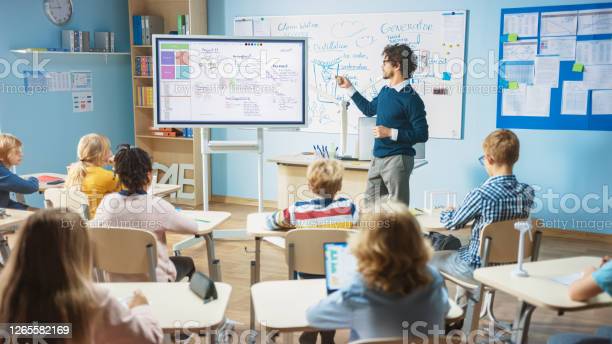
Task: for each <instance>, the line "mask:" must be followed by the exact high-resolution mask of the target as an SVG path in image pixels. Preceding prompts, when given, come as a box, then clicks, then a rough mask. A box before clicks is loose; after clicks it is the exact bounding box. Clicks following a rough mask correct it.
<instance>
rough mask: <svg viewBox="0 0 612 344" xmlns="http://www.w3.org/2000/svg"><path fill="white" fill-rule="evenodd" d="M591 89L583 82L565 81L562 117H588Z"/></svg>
mask: <svg viewBox="0 0 612 344" xmlns="http://www.w3.org/2000/svg"><path fill="white" fill-rule="evenodd" d="M588 101H589V89H588V88H586V87H585V85H584V83H583V82H582V81H564V82H563V95H562V100H561V114H562V115H586V114H587V103H588Z"/></svg>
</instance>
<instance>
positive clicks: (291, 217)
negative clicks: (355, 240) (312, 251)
mask: <svg viewBox="0 0 612 344" xmlns="http://www.w3.org/2000/svg"><path fill="white" fill-rule="evenodd" d="M343 172H344V167H343V166H342V164H341V163H340V162H338V161H337V160H324V159H320V160H317V161H315V162H313V163H311V164H310V166H308V170H307V171H306V178H307V179H308V187H309V189H310V191H311V192H312V193H314V194H315V195H317V196H319V198H315V199H312V200H309V201H298V202H295V203H294V204H293V205H291V206H290V207H289V208H286V209H284V210H280V211H276V212H275V213H273V214H272V215H270V216H269V217H268V219H267V226H268V228H269V229H291V228H351V227H352V226H353V224H354V223H356V222H357V216H358V212H357V207H356V206H355V204H354V203H353V202H352V201H351V200H349V199H346V198H338V199H334V197H335V196H336V193H338V191H340V189H341V188H342V174H343Z"/></svg>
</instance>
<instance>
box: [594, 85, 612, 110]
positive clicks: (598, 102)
mask: <svg viewBox="0 0 612 344" xmlns="http://www.w3.org/2000/svg"><path fill="white" fill-rule="evenodd" d="M591 113H592V114H593V115H612V90H596V91H593V104H592V109H591Z"/></svg>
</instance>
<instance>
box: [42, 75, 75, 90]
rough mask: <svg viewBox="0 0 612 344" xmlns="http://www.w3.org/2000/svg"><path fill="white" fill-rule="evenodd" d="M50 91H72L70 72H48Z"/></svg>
mask: <svg viewBox="0 0 612 344" xmlns="http://www.w3.org/2000/svg"><path fill="white" fill-rule="evenodd" d="M47 76H48V78H47V79H48V84H49V92H62V91H70V89H71V87H70V72H48V73H47Z"/></svg>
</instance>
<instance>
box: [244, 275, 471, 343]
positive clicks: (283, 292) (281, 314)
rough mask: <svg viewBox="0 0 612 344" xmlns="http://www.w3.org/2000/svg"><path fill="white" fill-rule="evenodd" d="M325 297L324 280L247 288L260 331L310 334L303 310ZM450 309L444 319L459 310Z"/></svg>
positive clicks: (454, 314)
mask: <svg viewBox="0 0 612 344" xmlns="http://www.w3.org/2000/svg"><path fill="white" fill-rule="evenodd" d="M325 297H327V289H326V288H325V280H324V279H310V280H290V281H268V282H261V283H257V284H255V285H253V286H252V287H251V298H252V302H253V308H254V310H255V318H256V319H257V322H258V323H259V325H260V326H261V327H264V328H266V329H268V330H277V331H279V332H298V331H313V330H315V329H314V328H312V327H310V325H309V324H308V321H307V319H306V310H307V309H308V308H309V307H310V306H313V305H316V304H317V303H318V302H319V301H321V300H322V299H324V298H325ZM449 303H450V304H451V309H450V311H449V313H448V314H447V316H446V319H448V320H451V321H452V320H455V319H458V318H460V317H461V316H462V315H463V310H462V309H461V307H459V306H458V305H457V304H456V303H455V302H454V301H452V300H450V299H449Z"/></svg>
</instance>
